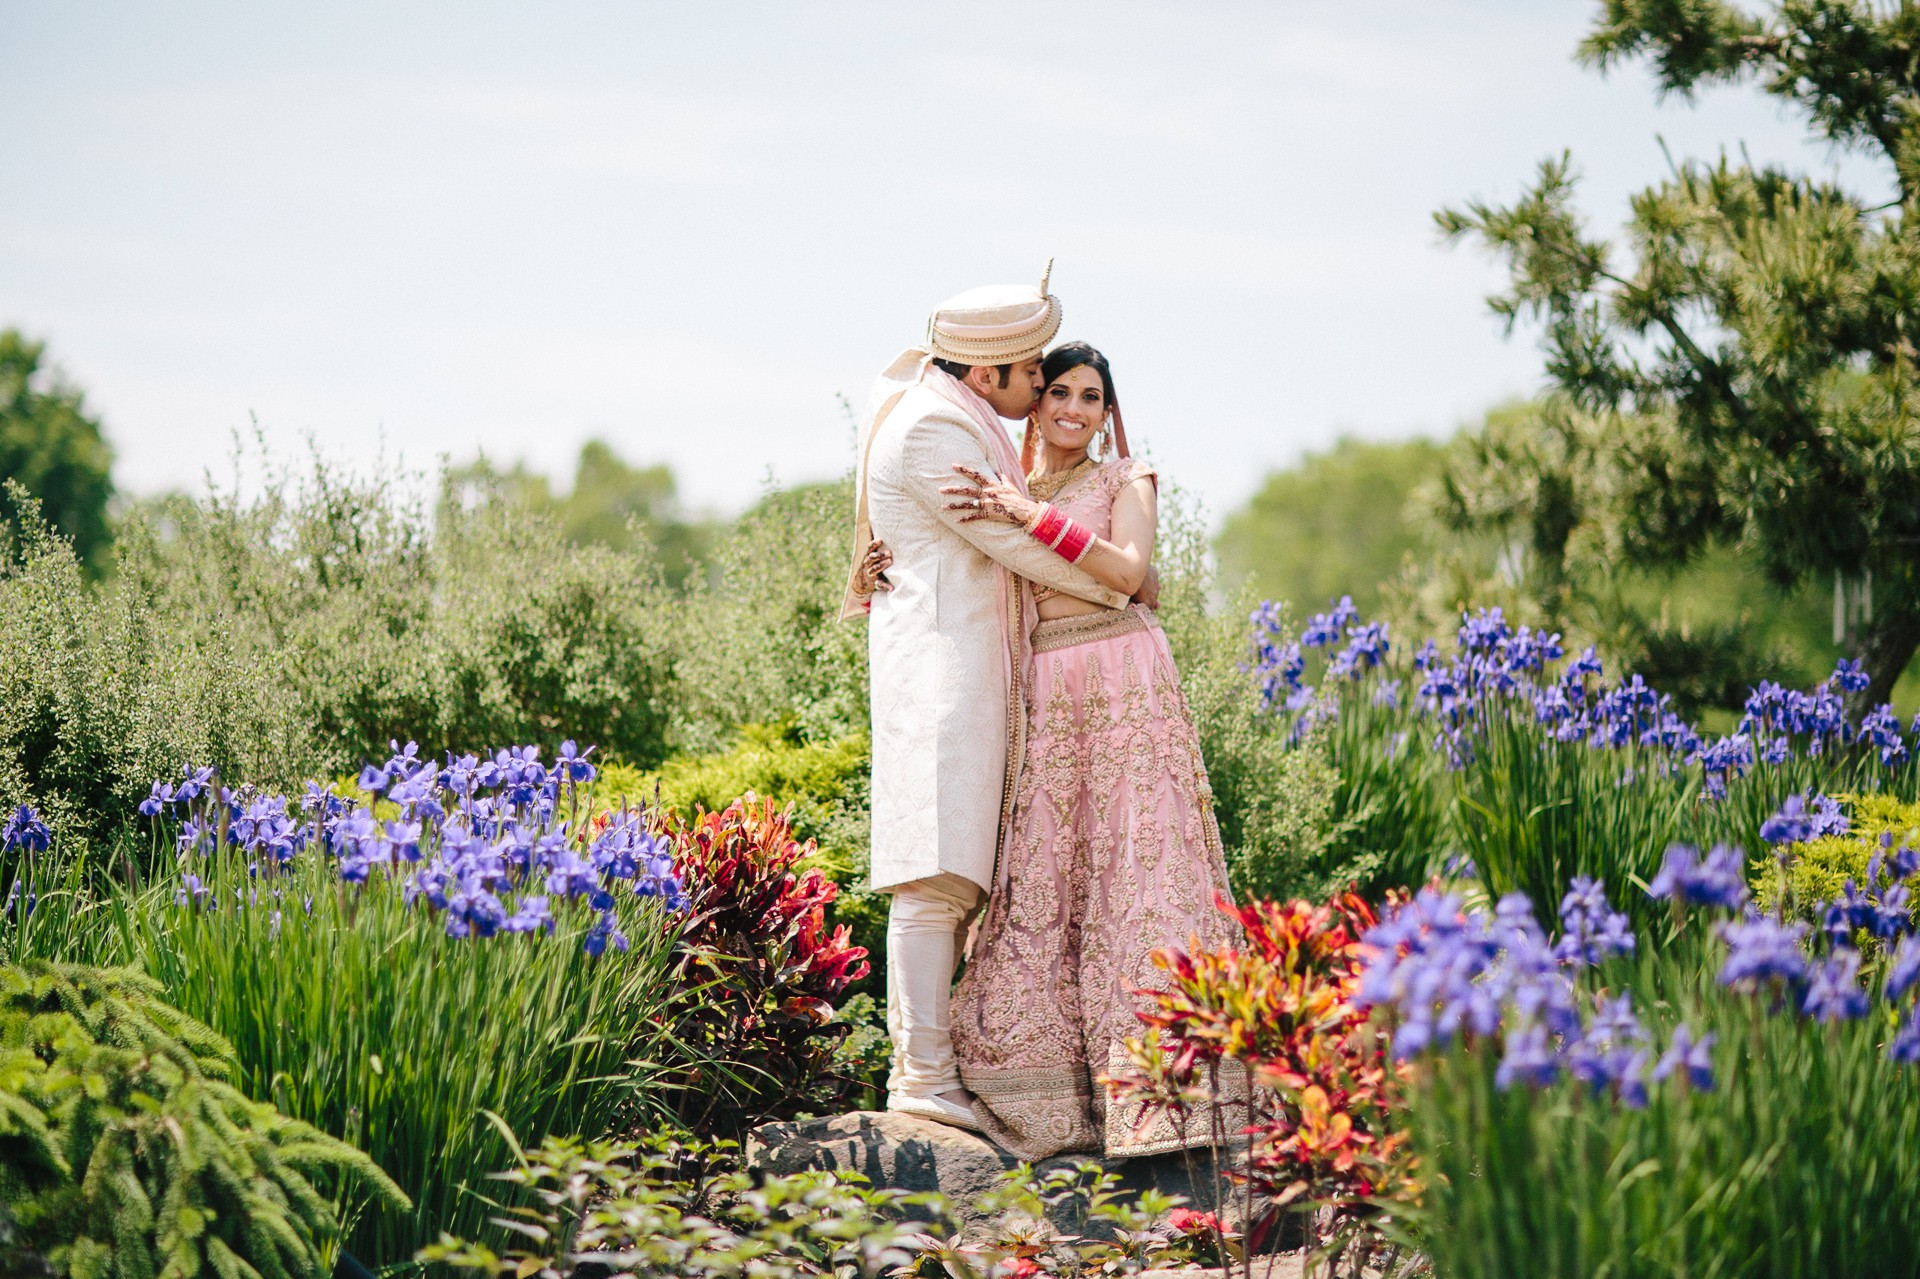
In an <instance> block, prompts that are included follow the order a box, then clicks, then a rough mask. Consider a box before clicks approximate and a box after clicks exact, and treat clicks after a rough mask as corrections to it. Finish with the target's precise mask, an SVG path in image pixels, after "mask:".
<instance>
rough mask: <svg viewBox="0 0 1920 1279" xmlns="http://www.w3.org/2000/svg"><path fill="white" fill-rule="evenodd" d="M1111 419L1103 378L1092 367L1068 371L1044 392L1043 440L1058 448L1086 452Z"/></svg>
mask: <svg viewBox="0 0 1920 1279" xmlns="http://www.w3.org/2000/svg"><path fill="white" fill-rule="evenodd" d="M1106 420H1107V397H1106V395H1105V394H1104V393H1103V392H1102V390H1101V387H1100V375H1099V374H1098V373H1097V372H1095V371H1094V370H1093V369H1092V368H1091V367H1089V366H1088V365H1085V364H1082V365H1081V366H1080V367H1078V368H1073V369H1068V370H1067V371H1066V372H1065V373H1062V374H1061V375H1060V376H1059V377H1058V378H1056V379H1055V380H1054V381H1052V382H1049V383H1048V384H1047V389H1046V390H1044V391H1042V392H1041V393H1040V438H1041V439H1043V440H1045V441H1046V442H1047V443H1049V444H1051V445H1053V447H1055V448H1057V449H1064V450H1067V451H1072V450H1074V449H1083V448H1086V447H1087V445H1089V444H1091V443H1092V442H1093V435H1094V432H1095V431H1098V430H1099V429H1100V428H1101V426H1102V425H1104V424H1105V422H1106Z"/></svg>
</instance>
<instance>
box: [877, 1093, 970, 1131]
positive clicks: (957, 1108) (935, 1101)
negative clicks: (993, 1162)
mask: <svg viewBox="0 0 1920 1279" xmlns="http://www.w3.org/2000/svg"><path fill="white" fill-rule="evenodd" d="M887 1109H888V1110H891V1111H894V1112H895V1113H897V1114H902V1115H918V1116H919V1117H920V1118H922V1119H931V1120H933V1121H934V1122H935V1123H937V1124H951V1125H952V1126H953V1127H955V1128H965V1129H966V1130H967V1131H968V1132H979V1131H980V1121H979V1120H978V1119H975V1118H974V1117H973V1111H972V1110H971V1109H970V1108H968V1107H966V1106H962V1105H960V1104H959V1103H957V1102H951V1101H948V1100H946V1099H945V1098H944V1097H907V1096H903V1095H902V1094H900V1093H897V1092H890V1093H888V1094H887Z"/></svg>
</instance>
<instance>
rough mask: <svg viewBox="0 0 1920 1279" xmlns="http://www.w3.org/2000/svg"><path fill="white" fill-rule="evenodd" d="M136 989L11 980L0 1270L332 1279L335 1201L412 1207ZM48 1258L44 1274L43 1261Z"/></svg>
mask: <svg viewBox="0 0 1920 1279" xmlns="http://www.w3.org/2000/svg"><path fill="white" fill-rule="evenodd" d="M159 990H160V988H159V986H158V985H157V984H156V983H154V982H153V981H152V980H150V979H148V978H146V977H143V976H141V975H140V974H138V973H134V972H129V971H124V970H110V969H89V968H82V967H77V966H73V965H63V964H49V963H45V962H41V961H30V962H28V963H26V964H22V965H17V966H6V967H0V1204H4V1205H5V1206H6V1210H7V1214H8V1216H9V1217H10V1218H11V1222H10V1233H11V1235H12V1237H11V1239H0V1267H5V1268H6V1270H7V1272H8V1273H32V1271H31V1269H29V1266H31V1265H35V1264H39V1263H40V1262H44V1264H46V1265H48V1266H50V1267H51V1269H52V1270H53V1271H54V1272H55V1273H59V1274H71V1275H74V1276H86V1277H88V1279H92V1277H94V1276H98V1277H99V1279H147V1277H148V1276H152V1275H156V1274H167V1275H182V1276H186V1275H201V1274H217V1275H223V1276H224V1275H255V1276H267V1277H270V1279H271V1277H278V1276H288V1277H291V1276H324V1275H327V1274H329V1273H330V1272H331V1271H332V1267H333V1261H334V1254H335V1252H336V1250H337V1248H338V1246H339V1241H340V1209H339V1206H338V1205H337V1204H336V1202H335V1201H334V1199H333V1198H332V1197H331V1196H332V1195H335V1194H339V1193H341V1192H343V1191H352V1192H355V1193H358V1194H360V1195H363V1196H368V1197H371V1198H373V1199H377V1200H379V1201H381V1202H383V1203H385V1204H387V1205H389V1206H392V1207H395V1208H405V1207H406V1206H407V1200H406V1196H405V1195H404V1194H402V1193H401V1192H400V1190H399V1188H398V1187H397V1186H395V1185H394V1184H393V1182H392V1181H390V1180H389V1179H388V1178H387V1177H386V1176H385V1174H383V1173H382V1172H381V1171H380V1170H379V1168H378V1167H376V1166H375V1165H374V1164H373V1163H372V1162H371V1161H369V1160H368V1159H367V1157H366V1156H365V1155H363V1154H361V1153H360V1152H359V1151H358V1150H355V1149H354V1148H353V1147H351V1146H348V1145H346V1144H345V1143H342V1142H338V1141H334V1140H332V1139H331V1138H328V1137H326V1136H324V1135H323V1134H321V1133H319V1132H317V1131H315V1130H314V1129H313V1128H311V1127H309V1126H308V1125H306V1124H304V1123H301V1122H299V1121H298V1120H294V1119H289V1118H288V1117H286V1116H285V1115H282V1114H281V1113H280V1112H278V1111H277V1110H275V1109H274V1108H273V1107H272V1106H269V1105H263V1104H261V1103H258V1102H254V1101H249V1100H248V1099H247V1098H246V1097H245V1096H244V1095H243V1094H242V1093H241V1092H240V1091H238V1090H237V1089H236V1088H235V1087H234V1086H233V1083H232V1082H230V1080H231V1077H232V1075H233V1065H232V1049H231V1047H229V1046H228V1045H227V1044H226V1043H225V1042H224V1041H223V1040H222V1039H221V1038H220V1037H219V1036H218V1035H216V1034H214V1033H213V1032H212V1031H210V1030H209V1029H207V1027H205V1026H204V1025H201V1024H200V1023H198V1022H196V1021H194V1020H193V1019H192V1018H189V1017H186V1016H183V1015H182V1014H181V1013H179V1012H177V1011H175V1010H174V1009H173V1008H170V1007H168V1006H167V1005H166V1004H164V1003H162V1002H161V1001H160V999H159V997H158V996H159ZM36 1255H37V1258H38V1261H35V1260H34V1258H35V1257H36Z"/></svg>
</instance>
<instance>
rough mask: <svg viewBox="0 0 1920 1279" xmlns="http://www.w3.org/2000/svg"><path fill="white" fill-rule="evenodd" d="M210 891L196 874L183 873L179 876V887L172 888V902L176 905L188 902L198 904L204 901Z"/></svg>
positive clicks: (183, 904)
mask: <svg viewBox="0 0 1920 1279" xmlns="http://www.w3.org/2000/svg"><path fill="white" fill-rule="evenodd" d="M212 891H213V890H212V889H210V888H208V887H207V886H206V884H204V883H203V882H201V879H200V877H199V876H198V875H194V874H188V875H184V876H182V877H181V880H180V887H179V888H177V889H175V890H174V894H173V902H174V905H176V906H185V905H187V904H189V903H191V904H193V905H194V906H199V905H200V904H201V903H202V902H204V901H206V899H207V896H208V894H209V893H211V892H212Z"/></svg>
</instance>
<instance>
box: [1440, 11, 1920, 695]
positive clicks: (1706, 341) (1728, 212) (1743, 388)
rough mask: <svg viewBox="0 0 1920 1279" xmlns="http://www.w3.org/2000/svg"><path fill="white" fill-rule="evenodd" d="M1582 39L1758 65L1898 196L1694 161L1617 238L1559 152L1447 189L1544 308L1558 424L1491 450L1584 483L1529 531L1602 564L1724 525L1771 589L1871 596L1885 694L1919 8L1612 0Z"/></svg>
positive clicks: (1602, 57)
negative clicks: (1512, 447) (1485, 186)
mask: <svg viewBox="0 0 1920 1279" xmlns="http://www.w3.org/2000/svg"><path fill="white" fill-rule="evenodd" d="M1579 56H1580V58H1581V60H1582V61H1583V62H1585V63H1587V64H1588V65H1592V66H1595V67H1598V68H1600V69H1602V70H1605V69H1607V68H1610V67H1612V66H1615V65H1618V64H1620V63H1622V62H1625V61H1627V60H1630V59H1635V58H1644V59H1646V60H1647V61H1649V62H1650V63H1651V64H1652V67H1653V71H1654V74H1655V77H1656V79H1657V81H1658V83H1659V85H1660V88H1661V90H1662V91H1663V92H1666V93H1675V94H1680V95H1682V96H1690V95H1692V94H1693V93H1694V92H1695V91H1697V90H1698V89H1699V88H1701V87H1703V86H1706V85H1712V84H1718V83H1737V82H1741V81H1746V80H1754V81H1758V82H1759V83H1760V84H1761V86H1762V87H1763V88H1764V90H1765V91H1766V92H1768V93H1770V94H1772V95H1774V96H1776V97H1778V98H1780V99H1781V100H1782V101H1784V102H1787V103H1790V104H1792V106H1793V107H1794V108H1795V109H1797V110H1798V111H1799V112H1801V113H1802V114H1803V115H1804V116H1805V117H1806V119H1807V120H1808V122H1809V124H1810V125H1811V127H1812V128H1813V129H1814V130H1815V131H1816V132H1818V133H1819V134H1820V135H1822V136H1824V137H1825V138H1827V139H1829V140H1830V141H1832V142H1833V143H1835V144H1837V145H1841V146H1845V147H1850V148H1856V149H1859V150H1861V151H1864V152H1866V153H1867V154H1869V155H1872V156H1874V157H1876V158H1878V159H1879V160H1881V161H1882V162H1883V163H1884V165H1885V169H1886V172H1887V174H1888V176H1889V178H1890V179H1891V181H1892V183H1893V184H1894V187H1895V190H1896V194H1895V196H1894V198H1893V199H1892V200H1891V201H1888V202H1884V203H1882V202H1875V201H1871V200H1869V199H1867V198H1864V197H1862V196H1860V195H1858V194H1856V193H1853V192H1850V191H1847V190H1844V189H1842V188H1841V187H1839V186H1837V185H1834V184H1832V183H1828V182H1822V181H1815V180H1813V179H1811V178H1807V177H1805V176H1800V175H1795V174H1792V173H1788V172H1786V171H1783V170H1781V169H1777V168H1770V167H1769V168H1755V167H1753V166H1752V165H1750V164H1747V163H1745V162H1742V163H1734V162H1733V161H1731V160H1730V159H1728V158H1727V157H1725V156H1724V155H1723V156H1722V157H1721V158H1720V159H1719V160H1718V161H1717V162H1715V163H1712V164H1707V163H1701V162H1696V161H1687V162H1683V163H1678V164H1676V165H1674V166H1673V167H1672V171H1671V173H1670V175H1669V176H1668V177H1667V178H1666V179H1665V180H1664V181H1662V182H1660V183H1658V184H1656V185H1653V186H1650V187H1648V188H1646V189H1645V190H1643V191H1641V192H1640V193H1638V194H1637V195H1635V196H1634V197H1633V199H1632V201H1631V204H1630V209H1631V213H1630V217H1629V220H1628V223H1627V227H1626V230H1625V234H1624V237H1623V238H1624V244H1623V245H1619V246H1616V245H1614V244H1610V243H1608V242H1607V241H1605V240H1601V239H1596V238H1592V237H1590V236H1589V235H1588V234H1587V232H1586V230H1585V229H1584V227H1583V225H1582V222H1581V219H1580V217H1579V215H1578V214H1577V212H1576V211H1575V208H1574V187H1575V180H1574V176H1573V167H1572V161H1571V158H1570V157H1568V156H1564V155H1563V156H1562V157H1560V158H1558V159H1554V160H1549V161H1547V162H1545V163H1544V164H1542V165H1541V166H1540V170H1539V173H1538V176H1537V178H1536V180H1535V181H1534V183H1533V184H1532V186H1531V187H1530V188H1529V189H1527V190H1526V191H1525V192H1524V193H1523V195H1522V196H1521V198H1520V199H1519V200H1517V201H1516V202H1514V203H1513V204H1511V205H1507V206H1499V205H1494V204H1487V203H1480V202H1475V203H1471V204H1468V205H1467V206H1465V207H1464V208H1462V209H1450V210H1443V211H1442V212H1441V213H1439V214H1438V215H1437V218H1438V221H1439V224H1440V226H1441V228H1442V229H1443V230H1444V231H1445V232H1446V233H1447V234H1448V235H1450V236H1453V237H1462V236H1472V237H1475V238H1477V239H1478V240H1480V241H1481V242H1482V243H1484V244H1486V245H1487V246H1489V247H1490V248H1492V249H1493V250H1494V251H1495V252H1497V253H1498V254H1499V255H1501V256H1502V257H1504V258H1505V260H1506V262H1507V264H1508V266H1509V268H1510V282H1509V286H1508V288H1507V289H1506V290H1505V291H1504V292H1502V293H1501V294H1499V295H1497V296H1496V297H1494V298H1493V299H1492V300H1491V301H1492V306H1493V309H1494V311H1495V312H1496V313H1497V314H1499V315H1502V316H1504V317H1505V318H1506V319H1507V321H1508V322H1509V324H1512V323H1515V322H1518V321H1520V320H1522V319H1537V320H1539V321H1541V322H1543V324H1544V338H1543V344H1544V348H1545V353H1546V367H1547V373H1548V375H1549V377H1550V378H1551V380H1552V383H1553V385H1554V388H1555V393H1556V394H1555V398H1554V403H1553V405H1552V407H1551V409H1550V410H1549V411H1550V413H1551V414H1552V415H1553V417H1554V420H1555V423H1556V425H1555V432H1556V433H1557V434H1558V435H1559V436H1560V437H1561V444H1562V445H1563V446H1564V447H1559V448H1558V449H1557V451H1556V452H1555V453H1554V454H1553V455H1552V456H1550V457H1546V458H1531V457H1527V456H1524V455H1516V456H1514V457H1512V458H1510V459H1503V465H1511V466H1512V467H1513V468H1514V469H1515V470H1516V471H1517V472H1519V473H1520V475H1521V476H1522V477H1524V478H1523V479H1522V480H1521V481H1520V482H1524V483H1532V484H1534V485H1536V487H1540V488H1541V491H1542V492H1543V493H1544V492H1546V490H1547V489H1548V488H1551V486H1552V485H1556V484H1561V485H1569V486H1571V490H1572V496H1573V498H1574V499H1575V500H1574V501H1572V502H1571V504H1558V505H1556V504H1557V503H1559V497H1558V496H1557V495H1552V498H1551V500H1549V501H1544V502H1542V503H1541V504H1540V505H1538V506H1537V507H1535V508H1533V516H1532V521H1531V522H1532V527H1533V530H1534V532H1535V533H1536V534H1543V535H1544V536H1545V537H1546V539H1547V540H1548V541H1552V540H1554V539H1555V538H1557V537H1558V536H1559V529H1558V527H1557V525H1565V524H1570V525H1571V527H1570V528H1568V530H1567V538H1566V540H1565V541H1564V542H1562V543H1561V545H1562V546H1567V547H1576V546H1580V545H1584V546H1585V547H1586V548H1587V549H1588V551H1589V553H1591V554H1592V555H1594V556H1595V557H1597V558H1598V559H1599V560H1600V561H1601V562H1604V563H1606V564H1610V565H1623V566H1632V567H1643V568H1670V567H1674V566H1680V565H1685V564H1689V563H1692V562H1694V561H1695V560H1696V559H1698V558H1699V557H1700V556H1702V555H1703V554H1705V553H1707V552H1709V551H1710V550H1711V549H1712V548H1714V547H1716V546H1729V545H1731V546H1738V547H1739V548H1741V549H1742V550H1743V551H1744V552H1746V553H1749V554H1751V555H1752V556H1753V557H1754V559H1755V560H1756V561H1757V563H1758V564H1759V565H1760V567H1761V568H1762V569H1763V571H1764V572H1765V574H1766V576H1767V577H1768V578H1769V579H1770V580H1771V581H1773V582H1774V583H1775V584H1777V585H1778V586H1780V587H1782V588H1789V587H1793V586H1795V585H1798V584H1801V583H1806V582H1809V581H1811V582H1814V583H1822V582H1826V581H1832V580H1835V579H1836V578H1837V579H1838V581H1839V582H1840V583H1841V585H1842V587H1843V589H1845V590H1846V591H1848V592H1849V593H1850V594H1851V596H1852V597H1853V598H1855V599H1861V600H1862V601H1863V602H1864V600H1865V599H1866V598H1870V599H1871V610H1870V616H1869V615H1868V610H1867V609H1866V608H1864V607H1863V608H1861V609H1859V610H1858V611H1857V612H1856V613H1855V614H1854V618H1855V621H1856V624H1857V625H1858V631H1857V643H1858V648H1859V650H1860V653H1861V656H1862V657H1863V658H1864V660H1865V662H1866V666H1867V670H1868V671H1869V672H1870V674H1871V676H1872V682H1871V683H1870V685H1869V686H1868V688H1867V690H1866V691H1865V693H1864V694H1863V697H1864V699H1865V700H1867V701H1869V702H1879V701H1884V700H1886V699H1887V697H1888V694H1889V692H1890V691H1891V689H1892V687H1893V684H1894V682H1895V680H1896V679H1897V678H1898V677H1899V675H1900V673H1901V671H1902V670H1903V669H1904V668H1905V667H1906V665H1907V664H1908V662H1909V660H1910V659H1911V658H1912V656H1913V654H1914V652H1915V650H1916V648H1920V424H1916V419H1915V408H1916V398H1915V397H1916V387H1915V381H1914V364H1915V358H1916V350H1915V345H1914V343H1915V337H1916V329H1917V328H1920V314H1917V313H1916V305H1917V304H1920V233H1917V232H1920V219H1917V217H1916V215H1920V7H1916V6H1915V5H1913V4H1910V3H1902V4H1900V5H1899V6H1898V7H1897V8H1894V9H1892V10H1890V11H1888V10H1886V9H1885V8H1884V7H1883V6H1875V5H1871V4H1868V3H1864V2H1862V0H1775V3H1772V4H1769V5H1768V6H1767V8H1766V11H1765V12H1764V14H1759V15H1756V14H1751V13H1748V12H1746V11H1744V10H1742V9H1740V8H1738V7H1736V6H1734V5H1732V4H1729V3H1724V2H1723V0H1605V2H1604V3H1603V4H1602V6H1601V11H1600V15H1599V18H1598V21H1597V22H1596V23H1595V25H1594V27H1593V29H1592V31H1591V32H1590V34H1589V35H1588V37H1587V38H1586V40H1585V41H1584V42H1583V43H1582V45H1581V46H1580V52H1579ZM1869 592H1870V595H1869V594H1868V593H1869Z"/></svg>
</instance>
